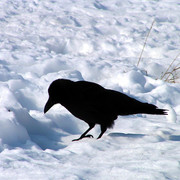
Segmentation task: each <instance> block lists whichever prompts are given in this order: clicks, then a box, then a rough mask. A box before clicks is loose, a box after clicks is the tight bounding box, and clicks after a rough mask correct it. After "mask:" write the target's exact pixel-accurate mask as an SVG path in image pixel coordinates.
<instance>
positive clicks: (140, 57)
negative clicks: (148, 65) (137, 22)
mask: <svg viewBox="0 0 180 180" xmlns="http://www.w3.org/2000/svg"><path fill="white" fill-rule="evenodd" d="M154 23H155V20H154V21H153V22H152V24H151V27H150V29H149V31H148V34H147V36H146V39H145V41H144V45H143V48H142V51H141V54H140V56H139V60H138V63H137V66H139V63H140V61H141V59H142V54H143V52H144V48H145V46H146V43H147V40H148V37H149V35H150V32H151V30H152V27H153V25H154Z"/></svg>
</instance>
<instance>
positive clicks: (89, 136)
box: [72, 134, 94, 141]
mask: <svg viewBox="0 0 180 180" xmlns="http://www.w3.org/2000/svg"><path fill="white" fill-rule="evenodd" d="M83 138H94V137H93V135H91V134H88V135H85V136H83V137H80V138H78V139H73V140H72V141H79V140H81V139H83Z"/></svg>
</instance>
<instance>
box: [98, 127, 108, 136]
mask: <svg viewBox="0 0 180 180" xmlns="http://www.w3.org/2000/svg"><path fill="white" fill-rule="evenodd" d="M106 130H107V126H105V125H101V133H100V135H99V136H98V138H97V139H100V138H101V137H102V135H103V134H104V133H105V131H106Z"/></svg>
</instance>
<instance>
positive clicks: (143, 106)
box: [44, 79, 167, 141]
mask: <svg viewBox="0 0 180 180" xmlns="http://www.w3.org/2000/svg"><path fill="white" fill-rule="evenodd" d="M48 93H49V99H48V101H47V103H46V105H45V107H44V113H46V112H47V111H48V110H49V109H50V108H51V107H52V106H53V105H54V104H57V103H60V104H61V105H62V106H64V107H65V108H66V109H67V110H68V111H69V112H70V113H71V114H73V115H74V116H75V117H77V118H79V119H81V120H83V121H85V122H86V123H87V124H88V125H89V128H88V129H87V130H86V131H85V132H84V133H83V134H82V135H81V136H80V137H79V138H78V139H74V140H73V141H77V140H80V139H83V138H85V137H93V136H92V135H87V133H88V132H89V131H90V130H91V129H92V128H94V126H95V125H96V124H99V125H100V127H101V133H100V134H99V136H98V138H97V139H99V138H101V137H102V135H103V134H104V132H105V131H106V130H107V128H111V127H112V126H113V124H114V121H115V120H116V119H117V117H118V115H121V116H125V115H132V114H157V115H167V110H166V109H159V108H158V107H156V106H155V105H153V104H148V103H144V102H140V101H138V100H136V99H134V98H131V97H129V96H127V95H125V94H123V93H120V92H118V91H115V90H111V89H105V88H103V87H102V86H100V85H99V84H96V83H93V82H88V81H76V82H74V81H71V80H68V79H57V80H55V81H53V82H52V83H51V84H50V86H49V89H48Z"/></svg>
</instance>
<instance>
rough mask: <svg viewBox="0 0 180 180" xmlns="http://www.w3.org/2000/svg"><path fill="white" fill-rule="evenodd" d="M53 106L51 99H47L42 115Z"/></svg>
mask: <svg viewBox="0 0 180 180" xmlns="http://www.w3.org/2000/svg"><path fill="white" fill-rule="evenodd" d="M53 105H54V102H53V101H52V100H51V98H49V99H48V101H47V103H46V105H45V107H44V113H46V112H47V111H48V110H49V109H50V108H51V107H52V106H53Z"/></svg>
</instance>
